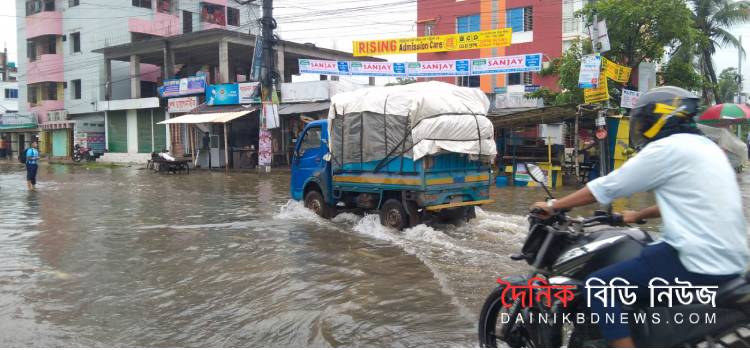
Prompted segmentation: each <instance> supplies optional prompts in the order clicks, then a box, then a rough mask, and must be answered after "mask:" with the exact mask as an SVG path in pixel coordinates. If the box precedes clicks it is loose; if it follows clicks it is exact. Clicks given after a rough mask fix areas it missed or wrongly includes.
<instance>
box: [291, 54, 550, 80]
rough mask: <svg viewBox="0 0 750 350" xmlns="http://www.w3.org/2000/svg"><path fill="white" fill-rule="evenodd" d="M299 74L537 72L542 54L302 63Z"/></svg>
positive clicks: (463, 74) (400, 75)
mask: <svg viewBox="0 0 750 350" xmlns="http://www.w3.org/2000/svg"><path fill="white" fill-rule="evenodd" d="M299 67H300V73H309V74H323V75H360V76H371V77H377V76H388V77H413V78H418V77H454V76H470V75H491V74H500V73H518V72H538V71H541V70H542V54H540V53H536V54H530V55H517V56H503V57H490V58H481V59H461V60H446V61H423V62H366V61H364V62H363V61H321V60H308V59H300V60H299Z"/></svg>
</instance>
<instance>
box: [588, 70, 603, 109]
mask: <svg viewBox="0 0 750 350" xmlns="http://www.w3.org/2000/svg"><path fill="white" fill-rule="evenodd" d="M583 100H584V102H586V103H597V102H605V101H607V100H609V87H608V86H607V78H606V77H605V76H604V72H602V74H601V77H600V82H599V86H598V87H596V88H593V89H583Z"/></svg>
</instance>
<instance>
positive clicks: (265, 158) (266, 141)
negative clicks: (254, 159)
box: [258, 128, 273, 166]
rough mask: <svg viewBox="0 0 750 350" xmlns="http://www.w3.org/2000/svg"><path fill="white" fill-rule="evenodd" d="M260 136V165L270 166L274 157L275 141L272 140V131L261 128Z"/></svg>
mask: <svg viewBox="0 0 750 350" xmlns="http://www.w3.org/2000/svg"><path fill="white" fill-rule="evenodd" d="M259 136H260V137H259V138H258V165H260V166H270V165H271V160H272V158H273V141H272V140H271V131H270V130H268V129H263V128H261V129H260V135H259Z"/></svg>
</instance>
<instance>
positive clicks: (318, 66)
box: [299, 59, 349, 75]
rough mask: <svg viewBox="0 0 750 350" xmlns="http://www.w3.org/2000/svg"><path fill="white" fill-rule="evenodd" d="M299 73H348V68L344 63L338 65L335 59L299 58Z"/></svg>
mask: <svg viewBox="0 0 750 350" xmlns="http://www.w3.org/2000/svg"><path fill="white" fill-rule="evenodd" d="M299 72H300V74H304V73H310V74H323V75H349V70H348V69H346V67H345V66H344V65H341V66H339V62H337V61H321V60H308V59H300V60H299Z"/></svg>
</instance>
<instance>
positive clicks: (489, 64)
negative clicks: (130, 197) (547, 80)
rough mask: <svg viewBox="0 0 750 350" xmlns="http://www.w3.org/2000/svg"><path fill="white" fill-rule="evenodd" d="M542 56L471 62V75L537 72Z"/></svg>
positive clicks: (495, 58) (519, 56) (484, 59)
mask: <svg viewBox="0 0 750 350" xmlns="http://www.w3.org/2000/svg"><path fill="white" fill-rule="evenodd" d="M540 70H542V54H540V53H537V54H532V55H518V56H504V57H492V58H480V59H475V60H472V61H471V75H484V74H499V73H519V72H538V71H540Z"/></svg>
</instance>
